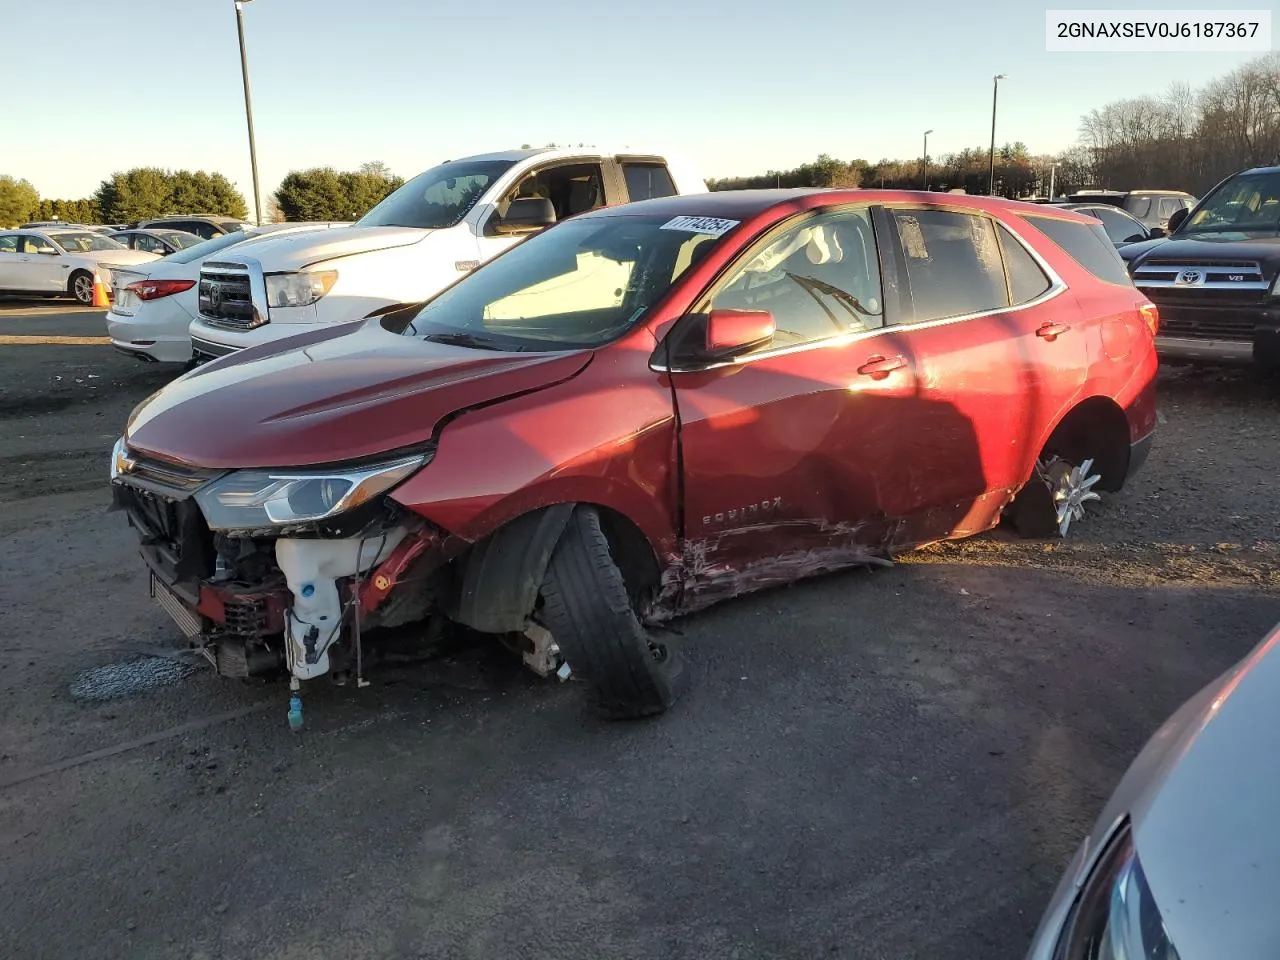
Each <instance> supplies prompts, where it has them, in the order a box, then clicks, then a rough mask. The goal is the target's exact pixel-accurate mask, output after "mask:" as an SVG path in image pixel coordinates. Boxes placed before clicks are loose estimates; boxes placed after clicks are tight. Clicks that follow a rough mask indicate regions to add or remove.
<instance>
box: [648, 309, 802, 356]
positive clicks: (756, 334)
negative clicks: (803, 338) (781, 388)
mask: <svg viewBox="0 0 1280 960" xmlns="http://www.w3.org/2000/svg"><path fill="white" fill-rule="evenodd" d="M776 330H777V324H776V323H775V322H774V319H773V314H771V313H770V312H769V311H768V310H712V311H711V312H710V313H705V314H691V315H689V316H686V317H683V318H681V319H680V320H678V321H676V324H675V327H674V328H673V330H672V332H671V334H670V339H669V352H670V355H671V363H672V369H673V370H680V369H682V368H684V369H687V368H693V369H698V368H700V367H703V366H706V365H707V364H711V363H723V362H724V361H726V360H732V359H734V358H735V357H740V356H742V355H743V354H744V353H750V352H751V351H752V350H757V349H759V348H760V347H764V346H768V345H769V344H770V343H771V342H772V341H773V335H774V332H775V331H776ZM667 353H668V347H667V346H664V345H659V347H658V350H657V352H656V354H655V359H660V360H661V362H663V363H666V359H667Z"/></svg>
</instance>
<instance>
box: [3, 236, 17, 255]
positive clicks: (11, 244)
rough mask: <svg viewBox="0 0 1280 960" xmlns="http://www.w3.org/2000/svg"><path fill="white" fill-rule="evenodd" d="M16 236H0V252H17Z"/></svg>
mask: <svg viewBox="0 0 1280 960" xmlns="http://www.w3.org/2000/svg"><path fill="white" fill-rule="evenodd" d="M17 252H18V238H17V237H15V236H14V235H13V234H10V235H9V236H7V237H0V253H17Z"/></svg>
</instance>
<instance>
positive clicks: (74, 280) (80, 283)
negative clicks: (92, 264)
mask: <svg viewBox="0 0 1280 960" xmlns="http://www.w3.org/2000/svg"><path fill="white" fill-rule="evenodd" d="M67 293H69V294H71V296H73V297H75V298H76V303H78V304H80V305H81V306H82V307H91V306H93V274H91V273H89V272H88V271H86V270H77V271H76V272H75V273H73V274H71V276H70V278H68V280H67Z"/></svg>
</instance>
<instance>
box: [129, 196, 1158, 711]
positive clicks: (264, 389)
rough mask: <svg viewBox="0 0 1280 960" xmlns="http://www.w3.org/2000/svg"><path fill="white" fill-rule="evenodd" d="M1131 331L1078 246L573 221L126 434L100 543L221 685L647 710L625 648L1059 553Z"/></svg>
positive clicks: (246, 361)
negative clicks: (951, 559)
mask: <svg viewBox="0 0 1280 960" xmlns="http://www.w3.org/2000/svg"><path fill="white" fill-rule="evenodd" d="M1156 324H1157V316H1156V312H1155V309H1154V307H1152V306H1151V304H1150V303H1149V301H1147V300H1146V298H1145V297H1143V295H1142V294H1141V293H1139V292H1138V290H1137V289H1135V288H1134V286H1133V285H1132V284H1131V283H1130V281H1129V278H1128V276H1127V274H1126V272H1125V268H1124V265H1123V263H1122V262H1121V260H1120V258H1119V257H1118V256H1117V255H1116V252H1115V249H1114V247H1113V246H1112V244H1111V242H1110V241H1109V240H1108V238H1107V236H1106V234H1105V233H1104V232H1103V231H1102V228H1101V226H1099V225H1098V224H1097V223H1096V222H1095V221H1092V220H1090V219H1087V218H1084V217H1081V216H1079V215H1076V214H1073V213H1070V212H1068V211H1061V210H1055V209H1052V208H1045V207H1032V206H1030V205H1027V204H1022V203H1017V202H1008V201H1002V200H995V199H988V198H980V197H970V196H954V195H944V194H932V193H910V192H890V191H874V190H872V191H858V190H854V191H831V190H795V191H758V192H757V191H740V192H723V193H712V194H702V195H695V196H687V197H671V198H666V199H660V200H649V201H645V202H642V203H634V204H629V205H627V206H622V207H615V208H610V209H603V210H599V211H596V212H593V213H589V214H584V215H582V216H578V217H575V218H573V219H572V220H568V221H565V222H564V223H561V224H559V225H557V226H554V227H552V228H550V229H548V230H546V231H545V232H543V233H541V234H538V235H536V236H534V237H531V238H530V239H528V240H526V241H525V242H523V243H521V244H519V245H518V246H516V247H514V248H512V249H511V250H509V251H508V252H506V253H504V254H503V255H501V256H499V257H497V258H495V259H494V260H492V261H491V262H490V263H488V264H487V265H486V266H484V267H483V268H482V269H479V270H477V271H475V272H474V273H472V274H469V275H467V276H466V277H464V278H463V279H461V280H460V281H458V282H457V283H455V284H454V285H453V286H452V287H450V288H449V289H447V290H445V291H444V292H442V293H440V294H438V295H437V296H435V297H434V298H433V299H431V300H430V301H428V302H426V303H425V304H416V305H413V306H409V307H404V308H401V309H398V310H393V311H390V312H384V313H382V314H381V315H378V316H373V317H370V318H366V319H365V320H360V321H355V322H352V323H347V324H341V325H337V326H334V327H332V328H330V329H326V330H320V331H312V332H308V333H305V334H302V335H299V336H297V337H294V338H292V339H289V340H283V341H278V342H276V343H273V344H268V345H263V346H261V347H257V348H252V349H248V350H244V351H242V352H239V353H236V354H234V355H232V356H229V357H225V358H223V359H221V360H218V361H216V362H214V363H211V364H208V365H207V366H204V367H201V368H199V369H197V370H194V371H192V372H191V373H188V374H187V375H185V376H183V377H181V378H180V379H178V380H176V381H174V382H173V383H171V384H170V385H168V386H167V387H165V388H164V389H162V390H160V391H159V392H158V393H156V394H155V395H154V396H152V397H150V398H149V399H147V400H146V401H144V402H143V403H142V404H140V405H139V407H138V408H137V409H136V410H135V411H134V413H133V414H132V416H131V417H130V420H129V423H128V427H127V430H126V433H125V435H124V436H123V437H122V438H121V440H120V441H119V443H118V444H117V446H116V449H115V452H114V457H113V464H112V471H111V473H112V482H113V489H114V491H115V500H116V504H117V506H118V507H120V508H122V509H124V510H126V511H127V512H128V515H129V518H130V520H131V522H132V524H133V526H135V527H136V528H137V530H138V532H139V534H140V536H141V540H142V554H143V557H144V558H145V560H146V562H147V565H148V566H149V568H150V570H151V590H152V593H153V595H154V596H155V597H156V599H157V600H158V601H159V602H160V603H161V605H162V606H163V607H164V608H165V609H166V610H167V611H168V612H169V613H170V615H171V616H172V617H173V618H174V619H175V620H176V621H177V622H178V624H179V625H181V626H182V627H183V628H184V629H185V630H186V632H187V633H188V634H189V635H190V636H191V637H193V638H198V639H199V642H200V643H202V645H203V646H204V649H205V652H206V655H207V656H208V657H209V659H210V660H211V661H213V663H214V664H215V665H216V667H217V669H218V671H219V672H220V673H222V674H224V675H228V676H251V675H263V674H271V673H285V672H287V673H288V674H290V675H291V677H292V680H291V682H292V686H293V688H294V689H295V690H297V689H298V688H299V687H300V684H299V681H301V680H308V679H311V678H315V677H319V676H322V675H326V674H331V673H332V674H340V675H345V674H346V672H347V671H349V670H351V669H352V667H353V666H355V665H356V664H358V663H359V662H360V657H361V655H362V652H363V647H362V644H363V643H364V642H366V641H364V640H362V637H363V636H364V633H363V632H362V631H369V630H370V629H373V628H378V627H389V626H395V625H400V624H406V623H410V622H415V621H422V620H425V621H428V622H433V621H434V622H451V623H454V624H461V625H464V626H466V627H468V628H471V629H472V630H474V631H479V632H481V633H488V634H497V635H500V636H502V637H503V638H504V639H505V640H506V641H507V642H508V643H514V644H516V645H517V646H518V649H520V650H521V651H522V652H523V653H524V657H525V660H526V662H527V663H529V664H530V666H532V667H533V668H534V669H536V670H537V671H538V672H539V673H542V674H544V675H546V674H550V673H553V672H558V673H559V674H560V675H561V676H562V677H563V676H564V675H566V674H567V672H568V671H569V669H570V668H571V669H572V671H573V672H574V673H575V674H576V675H577V676H579V677H581V678H582V679H584V680H585V681H586V683H585V684H584V686H585V687H586V689H587V690H588V691H589V693H590V695H591V697H592V699H593V701H594V702H595V704H596V705H597V706H598V707H599V708H600V709H601V710H602V711H603V712H604V713H605V714H606V715H609V716H615V717H616V716H640V715H645V714H652V713H656V712H659V711H661V710H663V709H665V708H666V707H667V706H669V705H670V703H671V702H672V699H673V696H674V689H675V680H676V677H677V675H678V673H679V659H678V657H677V656H676V654H675V651H674V650H672V649H671V648H669V647H668V646H667V645H666V644H665V643H664V642H663V641H662V639H661V638H662V637H663V633H662V632H661V631H660V630H658V629H656V628H657V627H658V626H659V625H660V624H661V623H662V622H663V621H666V620H668V619H669V618H671V617H673V616H676V615H680V614H684V613H688V612H690V611H693V610H697V609H700V608H702V607H705V606H707V605H708V604H711V603H714V602H717V601H719V600H724V599H727V598H730V597H734V596H737V595H739V594H743V593H747V592H749V591H752V590H756V589H760V588H763V587H768V586H772V585H774V584H779V583H784V582H787V581H792V580H795V579H797V578H800V577H806V576H810V575H812V574H817V573H821V572H824V571H828V570H834V569H837V568H841V567H847V566H851V565H867V564H887V563H889V558H890V557H891V556H892V555H893V554H894V553H896V552H900V551H904V550H907V549H910V548H912V547H915V546H918V545H921V544H924V543H927V542H930V541H936V540H941V539H946V538H955V537H966V536H971V535H973V534H976V533H980V532H982V531H984V530H987V529H989V528H991V527H992V526H994V525H995V524H997V523H998V522H999V521H1000V519H1001V517H1002V516H1007V517H1008V518H1009V520H1010V522H1011V523H1012V524H1013V525H1014V526H1015V527H1016V528H1017V529H1018V530H1020V531H1021V532H1023V533H1025V534H1028V535H1033V536H1048V535H1061V534H1066V533H1067V531H1068V529H1069V528H1070V527H1071V525H1072V523H1073V522H1074V521H1076V520H1078V519H1079V518H1080V517H1081V516H1082V515H1083V513H1084V511H1085V507H1086V504H1087V503H1088V502H1089V501H1091V500H1096V499H1097V497H1098V492H1099V491H1107V492H1111V491H1117V490H1119V489H1120V488H1121V486H1122V485H1123V484H1124V483H1125V481H1126V479H1127V478H1128V477H1129V476H1130V475H1131V474H1132V473H1133V471H1134V470H1135V469H1136V468H1137V467H1138V466H1139V464H1140V463H1141V462H1142V460H1143V458H1144V457H1145V455H1146V451H1147V448H1148V445H1149V444H1150V442H1151V438H1152V433H1153V429H1154V427H1155V421H1156V402H1155V387H1154V384H1155V376H1156V366H1157V362H1156V354H1155V350H1154V346H1153V335H1154V332H1155V328H1156Z"/></svg>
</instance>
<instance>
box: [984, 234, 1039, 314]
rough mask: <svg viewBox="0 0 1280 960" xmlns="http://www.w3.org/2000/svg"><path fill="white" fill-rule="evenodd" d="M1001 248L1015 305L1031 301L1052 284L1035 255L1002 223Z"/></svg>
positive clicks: (1010, 295) (1010, 293) (1010, 294)
mask: <svg viewBox="0 0 1280 960" xmlns="http://www.w3.org/2000/svg"><path fill="white" fill-rule="evenodd" d="M996 229H997V232H998V233H999V234H1000V250H1001V252H1002V253H1003V254H1004V269H1005V273H1006V274H1007V275H1008V277H1009V300H1010V302H1011V303H1012V305H1013V306H1015V307H1016V306H1019V305H1021V304H1024V303H1029V302H1030V301H1032V300H1034V299H1035V298H1036V297H1038V296H1040V295H1041V294H1042V293H1044V292H1045V291H1047V290H1048V289H1049V287H1050V286H1051V281H1050V280H1049V278H1048V276H1046V275H1045V272H1044V271H1043V270H1041V269H1040V264H1038V263H1036V259H1035V257H1033V256H1031V254H1030V253H1028V252H1027V248H1026V247H1024V246H1023V245H1022V242H1021V241H1020V240H1019V239H1018V238H1017V237H1015V236H1014V235H1013V234H1012V233H1010V232H1009V230H1008V229H1007V228H1006V227H1005V226H1004V224H1000V225H999V226H998V227H997V228H996Z"/></svg>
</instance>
